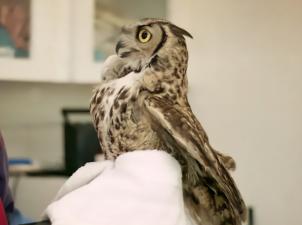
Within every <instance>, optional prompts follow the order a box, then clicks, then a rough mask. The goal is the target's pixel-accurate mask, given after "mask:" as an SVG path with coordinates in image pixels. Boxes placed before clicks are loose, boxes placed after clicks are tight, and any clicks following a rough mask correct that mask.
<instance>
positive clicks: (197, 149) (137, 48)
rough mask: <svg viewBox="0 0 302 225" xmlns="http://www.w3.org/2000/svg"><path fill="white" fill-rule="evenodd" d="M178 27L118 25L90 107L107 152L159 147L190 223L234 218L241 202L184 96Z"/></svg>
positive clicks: (151, 22) (225, 162)
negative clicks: (178, 171)
mask: <svg viewBox="0 0 302 225" xmlns="http://www.w3.org/2000/svg"><path fill="white" fill-rule="evenodd" d="M185 36H188V37H192V36H191V35H190V34H189V33H188V32H187V31H185V30H184V29H182V28H180V27H177V26H176V25H174V24H172V23H170V22H168V21H165V20H160V19H143V20H141V21H139V22H138V23H136V24H133V25H128V26H124V27H123V28H122V30H121V37H120V40H119V42H118V43H117V45H116V54H117V55H115V56H111V58H110V59H109V60H107V63H106V66H105V69H104V71H103V78H102V82H101V84H100V85H99V86H98V87H97V88H96V89H95V91H94V96H93V98H92V100H91V106H90V111H91V114H92V117H93V122H94V125H95V128H96V130H97V133H98V137H99V140H100V144H101V146H102V149H103V150H104V152H105V157H106V158H107V159H115V158H116V157H117V156H119V155H120V154H122V153H124V152H129V151H135V150H137V149H142V150H143V149H160V150H164V151H167V152H168V153H170V154H171V155H173V156H174V157H175V158H176V159H177V160H178V162H179V163H180V165H181V167H182V173H183V190H184V201H185V204H186V206H187V208H188V209H189V211H190V213H191V216H192V217H193V218H194V220H195V222H196V223H197V224H217V225H222V224H233V225H239V224H241V221H243V220H245V217H246V206H245V204H244V202H243V200H242V197H241V195H240V193H239V191H238V189H237V187H236V185H235V183H234V181H233V179H232V177H231V176H230V174H229V172H228V171H227V169H230V168H233V167H234V165H235V164H234V161H233V159H232V158H231V157H229V156H225V155H223V154H221V153H219V152H217V151H215V150H214V149H213V148H212V147H211V145H210V144H209V139H208V137H207V135H206V133H205V131H204V129H203V128H202V126H201V124H200V122H199V121H198V120H197V118H196V117H195V116H194V114H193V112H192V110H191V108H190V105H189V103H188V100H187V90H188V81H187V76H186V70H187V62H188V52H187V48H186V42H185V38H184V37H185Z"/></svg>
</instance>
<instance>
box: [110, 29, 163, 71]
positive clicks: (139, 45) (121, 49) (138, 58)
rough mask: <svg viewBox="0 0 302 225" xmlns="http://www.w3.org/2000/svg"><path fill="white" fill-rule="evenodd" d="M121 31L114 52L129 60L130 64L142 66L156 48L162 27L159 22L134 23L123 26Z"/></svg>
mask: <svg viewBox="0 0 302 225" xmlns="http://www.w3.org/2000/svg"><path fill="white" fill-rule="evenodd" d="M121 33H122V34H121V37H120V40H119V41H118V43H117V45H116V48H115V51H116V54H117V55H118V56H119V57H121V58H123V59H125V60H129V61H131V64H136V65H138V67H143V66H144V65H146V64H147V63H149V62H150V60H151V58H152V56H153V55H154V51H155V50H156V49H157V48H158V45H159V43H160V42H161V39H162V35H163V28H161V27H160V25H159V24H150V25H142V24H138V25H137V24H136V25H132V26H125V27H123V28H122V32H121Z"/></svg>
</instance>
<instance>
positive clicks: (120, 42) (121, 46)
mask: <svg viewBox="0 0 302 225" xmlns="http://www.w3.org/2000/svg"><path fill="white" fill-rule="evenodd" d="M124 47H125V45H124V44H123V42H122V41H121V40H120V41H118V42H117V44H116V46H115V53H116V54H117V55H118V51H119V50H120V48H124Z"/></svg>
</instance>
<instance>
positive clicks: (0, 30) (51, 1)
mask: <svg viewBox="0 0 302 225" xmlns="http://www.w3.org/2000/svg"><path fill="white" fill-rule="evenodd" d="M69 7H70V6H69V1H61V0H43V1H39V0H0V79H2V80H5V79H7V80H21V81H22V80H24V81H26V80H30V81H64V80H67V77H68V75H69V74H68V72H69V67H70V65H69V64H68V62H69V57H70V56H69V49H70V46H69V35H70V31H69V29H68V26H67V25H68V24H69V21H70V15H69V12H70V10H69Z"/></svg>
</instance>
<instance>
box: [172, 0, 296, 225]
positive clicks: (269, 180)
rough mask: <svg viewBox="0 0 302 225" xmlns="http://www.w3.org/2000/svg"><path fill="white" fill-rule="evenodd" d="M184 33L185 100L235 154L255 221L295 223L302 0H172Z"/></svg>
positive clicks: (240, 181) (212, 135)
mask: <svg viewBox="0 0 302 225" xmlns="http://www.w3.org/2000/svg"><path fill="white" fill-rule="evenodd" d="M171 2H172V3H174V4H173V7H174V8H173V10H172V11H171V14H172V15H171V17H172V20H173V21H174V22H175V23H177V24H179V25H182V26H183V27H185V28H187V29H188V30H189V31H190V32H191V33H192V34H193V36H194V39H193V40H190V41H189V51H190V52H189V54H190V60H189V63H190V64H189V71H188V75H189V78H190V79H189V81H190V102H191V104H192V107H193V109H194V111H195V113H196V114H197V115H198V117H199V119H200V120H201V121H202V123H203V124H204V126H205V128H206V130H207V132H208V134H209V136H210V140H211V143H212V144H213V146H215V147H216V148H217V149H221V150H222V151H224V152H227V153H230V154H231V155H233V156H234V157H235V159H236V160H237V166H238V169H237V172H235V174H234V177H235V179H236V181H237V182H238V185H239V187H240V190H241V191H242V193H243V195H244V197H245V199H246V202H247V203H248V204H249V205H251V206H254V208H255V219H256V221H255V222H256V223H255V224H257V225H284V224H291V225H300V224H302V217H301V216H300V215H301V210H302V206H301V202H302V195H301V194H300V192H301V190H302V173H301V171H302V163H301V159H302V145H301V135H302V100H301V98H302V1H298V0H297V1H294V0H283V1H280V0H250V1H248V0H246V1H242V0H227V1H218V0H198V1H197V0H189V1H181V0H171Z"/></svg>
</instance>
